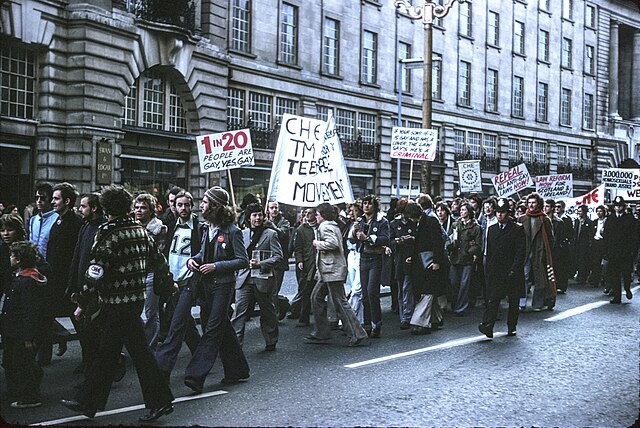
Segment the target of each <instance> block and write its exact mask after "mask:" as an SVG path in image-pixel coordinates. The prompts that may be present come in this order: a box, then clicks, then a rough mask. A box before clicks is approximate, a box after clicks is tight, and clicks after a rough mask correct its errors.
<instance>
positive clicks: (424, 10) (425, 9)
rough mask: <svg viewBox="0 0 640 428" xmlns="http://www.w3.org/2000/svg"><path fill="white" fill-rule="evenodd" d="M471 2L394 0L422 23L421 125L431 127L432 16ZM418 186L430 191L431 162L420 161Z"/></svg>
mask: <svg viewBox="0 0 640 428" xmlns="http://www.w3.org/2000/svg"><path fill="white" fill-rule="evenodd" d="M467 1H468V2H469V3H471V0H445V2H444V3H445V4H437V3H434V2H430V1H425V3H424V4H423V5H422V6H413V5H411V3H410V2H409V1H407V0H395V6H396V8H400V7H404V9H406V11H407V14H408V15H409V17H410V18H411V19H422V24H423V25H424V56H423V58H424V69H423V71H424V73H423V78H422V127H423V128H425V129H431V116H432V112H431V102H432V98H433V94H432V92H431V86H432V84H431V79H432V75H431V71H432V70H431V63H432V59H431V54H432V51H433V18H443V17H445V16H446V15H447V14H448V13H449V10H450V9H451V7H452V6H453V4H454V3H455V2H458V3H465V2H467ZM420 188H421V189H422V191H423V192H424V193H431V162H429V161H423V162H422V171H421V179H420Z"/></svg>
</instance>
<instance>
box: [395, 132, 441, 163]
mask: <svg viewBox="0 0 640 428" xmlns="http://www.w3.org/2000/svg"><path fill="white" fill-rule="evenodd" d="M437 145H438V131H437V130H436V129H421V128H402V127H399V126H394V127H393V130H392V132H391V157H392V158H400V159H417V160H426V161H433V160H434V159H435V158H436V148H437Z"/></svg>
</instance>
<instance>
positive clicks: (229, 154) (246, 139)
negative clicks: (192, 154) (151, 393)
mask: <svg viewBox="0 0 640 428" xmlns="http://www.w3.org/2000/svg"><path fill="white" fill-rule="evenodd" d="M196 146H197V147H198V158H199V159H200V172H202V173H203V174H204V173H207V172H213V171H220V170H223V169H234V168H240V167H243V166H248V165H254V160H253V147H252V145H251V132H250V131H249V130H248V129H240V130H237V131H227V132H220V133H218V134H209V135H200V136H198V137H196Z"/></svg>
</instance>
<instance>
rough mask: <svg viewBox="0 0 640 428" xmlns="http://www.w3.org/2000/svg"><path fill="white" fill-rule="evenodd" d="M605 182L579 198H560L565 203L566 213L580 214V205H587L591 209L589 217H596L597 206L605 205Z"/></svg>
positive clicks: (571, 214) (573, 215) (575, 215)
mask: <svg viewBox="0 0 640 428" xmlns="http://www.w3.org/2000/svg"><path fill="white" fill-rule="evenodd" d="M604 189H605V185H604V183H603V184H601V185H599V186H598V187H596V188H595V189H593V190H591V191H590V192H587V193H586V194H584V195H582V196H578V197H577V198H560V199H559V200H562V201H564V203H565V213H567V214H569V215H570V216H572V217H577V216H578V207H579V206H580V205H586V206H587V208H588V209H589V218H591V219H594V218H596V217H597V215H596V207H597V206H599V205H604Z"/></svg>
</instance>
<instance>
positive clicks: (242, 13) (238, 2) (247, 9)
mask: <svg viewBox="0 0 640 428" xmlns="http://www.w3.org/2000/svg"><path fill="white" fill-rule="evenodd" d="M250 41H251V0H233V4H232V7H231V49H233V50H236V51H240V52H249V51H250V49H251V45H250Z"/></svg>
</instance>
